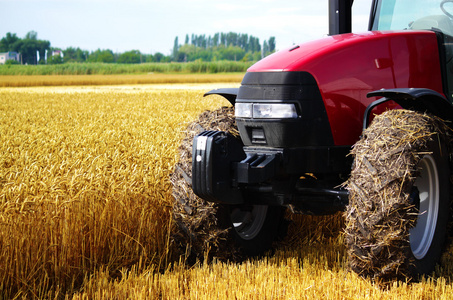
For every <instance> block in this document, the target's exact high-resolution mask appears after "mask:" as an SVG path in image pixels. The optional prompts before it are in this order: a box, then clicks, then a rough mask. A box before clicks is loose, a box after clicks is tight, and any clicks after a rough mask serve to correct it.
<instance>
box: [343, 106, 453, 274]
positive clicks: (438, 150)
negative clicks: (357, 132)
mask: <svg viewBox="0 0 453 300" xmlns="http://www.w3.org/2000/svg"><path fill="white" fill-rule="evenodd" d="M450 141H451V139H450V137H449V136H448V129H447V128H446V126H445V125H444V123H443V122H442V121H441V120H439V119H437V118H435V117H430V116H428V115H423V114H419V113H415V112H413V111H408V110H391V111H388V112H386V113H384V114H382V115H380V116H377V117H376V118H375V120H374V121H373V123H372V124H371V126H370V127H369V128H368V129H366V130H365V131H364V133H363V136H362V138H361V140H360V141H358V142H357V143H356V144H355V145H354V147H353V150H352V154H353V155H354V164H353V169H352V171H351V177H350V179H349V180H348V182H347V189H348V190H349V193H350V197H349V205H348V206H347V209H346V212H345V219H346V228H345V242H346V246H347V248H348V264H349V267H350V269H352V270H353V271H355V272H356V273H358V274H360V275H362V276H364V277H369V278H371V279H374V280H376V281H379V282H384V283H385V282H390V281H392V280H395V279H408V278H409V279H411V278H415V279H416V278H417V276H418V275H422V274H428V273H430V272H432V271H434V268H435V265H436V263H437V262H438V261H439V259H440V256H441V254H442V250H443V246H444V244H445V240H446V236H447V227H448V222H449V217H450V213H451V212H450V169H449V168H450V167H449V166H450V162H449V152H450V151H449V149H448V147H449V143H450Z"/></svg>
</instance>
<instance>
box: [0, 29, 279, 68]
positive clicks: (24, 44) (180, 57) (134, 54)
mask: <svg viewBox="0 0 453 300" xmlns="http://www.w3.org/2000/svg"><path fill="white" fill-rule="evenodd" d="M10 51H12V52H17V53H20V54H21V62H15V61H8V62H7V63H22V64H30V65H33V64H46V63H47V64H60V63H66V62H102V63H125V64H137V63H145V62H172V61H175V62H190V61H220V60H232V61H257V60H259V59H261V58H262V57H263V56H266V55H268V54H270V53H272V52H274V51H275V37H270V38H269V40H265V41H264V42H263V45H261V44H260V42H259V39H258V38H256V37H254V36H251V35H250V36H249V35H248V34H238V33H234V32H229V33H216V34H214V35H213V36H210V35H209V36H206V35H204V34H203V35H195V34H192V35H191V37H189V35H188V34H187V35H186V38H185V42H184V44H179V39H178V37H176V38H175V43H174V46H173V51H172V53H171V54H170V55H164V54H163V53H160V52H157V53H154V54H144V53H141V52H140V51H139V50H130V51H126V52H123V53H114V52H113V51H112V50H110V49H102V50H101V49H97V50H95V51H88V50H83V49H80V48H79V47H77V48H76V47H68V48H66V49H61V48H58V47H52V46H51V43H50V41H46V40H40V39H38V33H37V32H35V31H30V32H28V33H27V34H26V35H25V37H24V38H20V37H18V36H17V35H16V34H15V33H10V32H8V33H7V34H6V36H5V37H3V38H2V39H1V40H0V52H10Z"/></svg>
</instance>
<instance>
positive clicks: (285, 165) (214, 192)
mask: <svg viewBox="0 0 453 300" xmlns="http://www.w3.org/2000/svg"><path fill="white" fill-rule="evenodd" d="M349 150H350V147H327V146H324V147H301V148H292V149H275V148H252V147H243V146H242V143H241V142H240V141H239V140H238V139H236V138H234V137H233V136H231V135H230V134H228V133H225V132H219V131H206V132H203V133H201V134H200V135H198V136H196V137H195V139H194V143H193V152H192V153H193V158H192V189H193V191H194V192H195V194H197V195H198V196H199V197H201V198H203V199H205V200H207V201H210V202H217V203H226V204H242V203H246V202H249V201H254V202H255V203H256V202H259V201H260V199H261V197H260V194H261V195H264V194H265V197H264V198H266V199H267V200H265V201H266V202H272V200H269V199H271V198H275V199H277V198H279V197H280V198H281V195H284V196H283V198H281V199H284V200H278V204H290V203H291V202H292V201H298V200H297V199H298V198H300V197H301V196H302V194H304V193H306V194H307V196H308V195H313V194H316V195H318V196H322V195H327V196H331V195H336V194H338V191H336V190H333V189H330V188H329V185H327V186H324V187H322V188H319V189H316V188H314V189H313V188H311V189H300V188H297V187H296V185H295V182H294V186H291V184H290V182H291V180H290V178H296V179H297V178H299V177H300V176H302V175H303V174H306V173H314V174H319V175H322V176H323V175H326V177H329V175H337V174H346V173H349V171H350V168H351V159H350V158H349V157H347V154H348V153H349ZM276 182H278V183H279V184H275V183H276ZM281 182H286V183H288V184H283V185H282V184H280V183H281ZM282 186H283V188H282ZM278 195H280V196H278ZM343 196H344V195H343V194H342V197H343ZM264 198H263V199H264ZM263 201H264V200H263Z"/></svg>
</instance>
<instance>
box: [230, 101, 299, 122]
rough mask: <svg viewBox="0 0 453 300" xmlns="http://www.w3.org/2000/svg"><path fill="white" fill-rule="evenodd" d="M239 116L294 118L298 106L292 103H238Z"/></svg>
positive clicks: (237, 113)
mask: <svg viewBox="0 0 453 300" xmlns="http://www.w3.org/2000/svg"><path fill="white" fill-rule="evenodd" d="M235 116H236V117H237V118H255V119H293V118H297V111H296V106H295V105H294V104H292V103H268V104H267V103H266V104H265V103H237V102H236V105H235Z"/></svg>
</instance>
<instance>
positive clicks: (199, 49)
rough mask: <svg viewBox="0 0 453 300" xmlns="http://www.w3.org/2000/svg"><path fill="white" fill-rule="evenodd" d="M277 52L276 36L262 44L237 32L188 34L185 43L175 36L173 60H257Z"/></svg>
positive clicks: (257, 39)
mask: <svg viewBox="0 0 453 300" xmlns="http://www.w3.org/2000/svg"><path fill="white" fill-rule="evenodd" d="M273 52H275V37H270V38H269V40H264V42H263V45H262V46H261V44H260V41H259V38H257V37H254V36H252V35H250V36H249V35H248V34H239V33H235V32H228V33H222V32H219V33H216V34H214V35H213V36H210V35H209V36H206V35H205V34H203V35H196V34H192V36H191V37H189V35H188V34H187V35H186V37H185V40H184V44H182V45H181V44H180V43H179V38H178V37H175V41H174V45H173V52H172V58H173V61H178V62H184V61H195V60H202V61H217V60H234V61H257V60H259V59H261V58H262V57H264V56H267V55H269V54H271V53H273Z"/></svg>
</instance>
